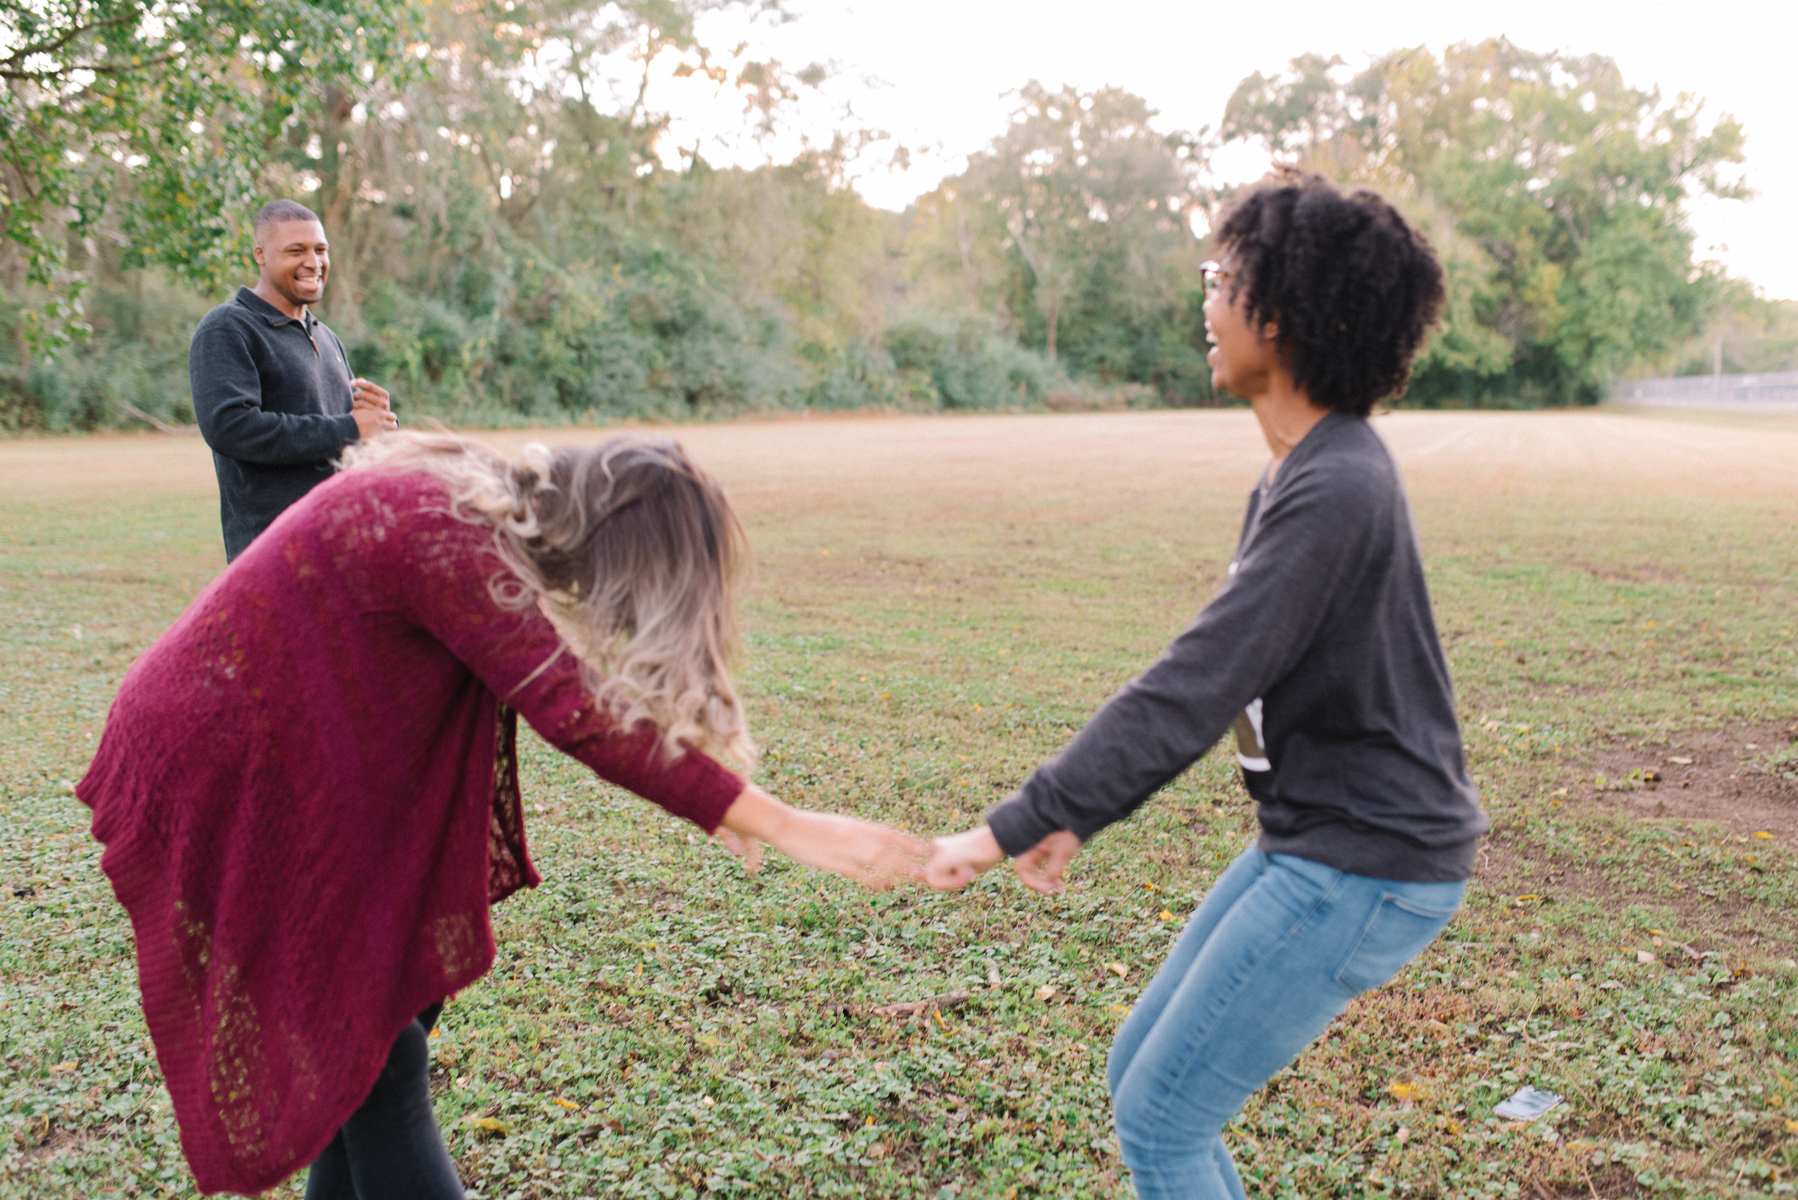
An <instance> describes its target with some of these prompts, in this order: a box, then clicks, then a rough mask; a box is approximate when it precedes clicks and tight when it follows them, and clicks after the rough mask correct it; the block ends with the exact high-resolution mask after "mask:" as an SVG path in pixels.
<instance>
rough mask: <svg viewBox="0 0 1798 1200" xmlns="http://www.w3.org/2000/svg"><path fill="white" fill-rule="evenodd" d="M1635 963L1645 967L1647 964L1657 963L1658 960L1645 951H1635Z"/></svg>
mask: <svg viewBox="0 0 1798 1200" xmlns="http://www.w3.org/2000/svg"><path fill="white" fill-rule="evenodd" d="M1636 961H1637V962H1639V963H1641V964H1642V965H1643V966H1647V965H1648V964H1649V963H1653V962H1659V961H1660V959H1658V958H1656V957H1655V956H1654V955H1652V954H1650V953H1649V952H1648V951H1646V950H1638V951H1636Z"/></svg>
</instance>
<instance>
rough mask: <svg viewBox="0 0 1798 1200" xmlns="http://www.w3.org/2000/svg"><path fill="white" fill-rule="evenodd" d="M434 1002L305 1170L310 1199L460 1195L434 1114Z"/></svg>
mask: <svg viewBox="0 0 1798 1200" xmlns="http://www.w3.org/2000/svg"><path fill="white" fill-rule="evenodd" d="M442 1011H443V1005H441V1004H433V1005H432V1006H431V1007H429V1008H427V1009H425V1010H424V1011H423V1012H422V1013H419V1014H418V1019H417V1020H415V1021H413V1022H412V1024H410V1025H408V1026H406V1028H405V1029H404V1030H403V1031H401V1033H400V1036H399V1039H398V1040H397V1041H395V1042H394V1043H393V1049H392V1051H390V1052H389V1053H388V1055H387V1065H386V1066H385V1067H383V1068H382V1069H381V1077H380V1078H379V1079H377V1080H375V1086H374V1089H373V1090H372V1091H370V1092H369V1093H368V1099H366V1100H364V1101H363V1102H362V1107H361V1108H358V1109H357V1110H356V1111H355V1112H354V1113H353V1114H352V1115H351V1116H350V1119H349V1120H347V1121H345V1122H344V1123H343V1128H342V1129H339V1130H338V1131H337V1136H336V1137H335V1138H332V1139H331V1144H330V1145H329V1146H326V1147H325V1152H324V1153H323V1154H321V1155H319V1156H318V1159H317V1160H316V1161H315V1162H314V1163H313V1164H312V1169H311V1171H309V1172H308V1173H307V1175H306V1200H463V1194H462V1181H461V1180H460V1179H458V1178H457V1177H456V1167H455V1164H454V1163H452V1162H450V1156H449V1150H448V1149H446V1148H445V1147H444V1144H443V1135H442V1134H441V1133H439V1132H438V1131H437V1119H436V1118H435V1117H433V1116H432V1115H431V1081H430V1043H429V1040H428V1039H429V1038H430V1036H431V1027H432V1026H433V1025H435V1024H437V1015H438V1014H439V1013H441V1012H442Z"/></svg>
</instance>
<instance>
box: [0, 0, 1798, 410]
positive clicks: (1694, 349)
mask: <svg viewBox="0 0 1798 1200" xmlns="http://www.w3.org/2000/svg"><path fill="white" fill-rule="evenodd" d="M773 8H774V6H773V5H771V4H770V3H769V0H627V2H623V3H617V2H614V3H608V4H605V5H600V4H596V3H592V2H591V0H468V2H465V3H460V4H455V5H438V4H431V5H425V4H422V3H420V4H395V3H381V2H377V0H265V2H259V3H254V4H252V3H247V2H246V3H223V4H218V5H211V4H209V5H205V6H165V5H161V4H156V3H154V2H153V0H56V2H54V3H37V2H34V3H32V4H30V5H24V4H21V3H19V2H18V0H0V83H3V84H4V91H3V92H0V142H3V147H0V148H3V149H4V152H5V153H4V162H3V163H0V201H3V202H4V203H3V205H0V221H4V235H5V236H4V239H0V277H3V278H4V279H5V280H6V285H7V286H6V294H5V300H4V303H3V304H0V425H3V426H4V427H6V428H10V429H13V430H20V429H33V428H41V429H81V428H97V427H104V426H118V425H130V424H132V423H141V422H146V421H148V422H161V423H165V424H180V423H184V422H186V421H189V420H191V408H190V407H189V405H188V399H187V387H186V346H187V338H188V336H189V335H190V333H191V331H192V328H193V326H194V324H195V323H196V322H197V321H198V319H199V317H200V316H201V315H202V314H203V313H204V311H205V310H206V308H207V307H209V306H210V305H211V304H213V303H217V302H219V301H220V300H222V299H224V298H226V297H227V296H228V295H229V294H230V289H231V287H232V286H234V285H235V284H236V283H238V282H244V281H248V280H249V279H250V278H251V276H252V275H253V266H252V265H251V264H250V262H249V258H248V215H249V213H250V212H252V211H253V210H254V208H255V207H256V206H257V205H259V204H260V203H261V202H262V201H263V200H264V199H267V198H269V197H272V196H277V195H287V196H292V197H294V198H296V199H299V200H301V201H302V202H304V203H306V204H308V205H309V206H310V207H312V208H314V209H315V210H316V211H318V212H319V214H320V216H321V218H322V219H323V221H324V223H325V226H326V229H327V231H328V233H329V235H330V237H331V240H332V245H333V272H332V280H331V284H330V288H329V291H328V295H327V303H326V305H325V308H324V312H323V316H324V317H325V319H326V320H327V321H328V322H329V323H330V324H331V325H332V326H333V328H335V329H336V330H337V331H338V332H339V334H340V335H341V336H342V337H343V338H344V341H345V343H346V345H347V346H348V347H349V349H350V352H351V356H352V360H353V365H354V366H355V368H356V369H357V370H358V371H359V372H360V373H362V374H365V375H368V376H370V377H372V378H377V379H380V380H382V381H384V382H385V383H387V384H388V386H390V387H391V388H392V389H393V391H394V395H395V399H396V402H397V403H399V404H401V405H403V406H405V407H406V408H407V409H408V410H409V411H411V412H412V413H414V414H427V413H428V414H431V415H435V416H439V417H441V418H443V419H446V420H450V421H457V422H466V423H522V422H561V421H572V420H607V419H616V418H621V417H639V418H650V419H658V418H682V417H693V416H713V415H728V414H732V413H739V412H746V411H756V410H767V409H791V408H800V407H812V408H821V409H830V408H865V407H883V408H894V409H917V410H928V409H938V408H965V409H992V408H1005V407H1036V406H1049V407H1080V406H1088V407H1090V406H1115V405H1149V404H1166V405H1197V404H1213V403H1223V402H1227V400H1228V398H1227V397H1223V396H1219V395H1216V394H1214V392H1213V390H1212V388H1211V382H1210V376H1209V372H1208V371H1207V369H1206V366H1205V362H1204V348H1205V347H1204V339H1203V318H1202V316H1201V314H1200V312H1199V302H1200V299H1201V297H1200V293H1199V290H1198V271H1197V267H1198V264H1199V263H1200V262H1201V261H1202V260H1203V259H1204V258H1205V257H1206V256H1207V253H1208V251H1209V247H1208V245H1207V241H1206V234H1207V231H1208V230H1209V228H1210V225H1211V222H1212V220H1213V218H1214V217H1215V216H1216V214H1217V213H1218V211H1219V210H1220V208H1221V206H1223V205H1224V204H1227V203H1228V201H1229V199H1230V197H1231V194H1232V189H1230V188H1227V187H1221V186H1218V185H1217V184H1216V183H1215V182H1214V181H1213V180H1212V178H1211V175H1210V173H1209V162H1210V158H1211V156H1212V155H1213V154H1214V153H1215V152H1216V151H1217V150H1218V148H1220V147H1221V146H1223V145H1226V144H1228V143H1230V142H1234V141H1249V142H1254V143H1258V144H1261V145H1264V146H1265V147H1267V148H1268V149H1269V150H1270V151H1271V152H1272V153H1273V154H1274V156H1275V157H1276V158H1277V159H1278V160H1281V161H1286V162H1292V163H1295V164H1297V165H1300V166H1303V167H1305V168H1308V169H1313V170H1318V171H1321V172H1323V173H1324V174H1326V175H1328V176H1330V177H1332V178H1334V179H1337V180H1338V181H1340V182H1343V183H1345V184H1352V185H1365V186H1371V187H1374V188H1376V189H1378V190H1379V191H1381V192H1382V193H1384V194H1386V195H1387V196H1388V197H1389V198H1391V199H1392V200H1393V201H1394V202H1395V203H1397V204H1398V205H1399V206H1400V207H1401V208H1402V209H1403V210H1404V211H1405V212H1406V213H1407V214H1408V215H1410V216H1411V217H1412V218H1413V219H1415V220H1416V221H1417V222H1418V223H1419V224H1420V225H1421V226H1422V227H1423V228H1424V229H1426V230H1427V231H1428V233H1429V236H1430V237H1431V239H1432V240H1433V242H1434V243H1435V245H1436V246H1437V248H1438V250H1439V251H1440V252H1441V254H1442V256H1443V258H1444V261H1445V264H1446V266H1447V269H1448V273H1449V277H1450V296H1451V299H1450V304H1449V308H1448V312H1447V315H1446V318H1445V323H1444V327H1443V329H1442V330H1441V332H1440V334H1439V335H1438V336H1437V337H1436V338H1435V339H1434V340H1433V341H1432V343H1431V344H1430V347H1429V349H1428V350H1427V351H1426V352H1425V354H1424V356H1423V357H1422V359H1421V360H1420V362H1419V364H1418V369H1417V372H1416V375H1415V378H1414V381H1413V384H1412V387H1411V390H1410V392H1409V393H1408V394H1407V396H1406V397H1405V398H1404V399H1403V400H1402V401H1400V403H1404V404H1417V405H1501V406H1512V405H1536V404H1566V403H1589V402H1592V401H1594V400H1596V399H1598V398H1599V397H1600V395H1601V393H1602V389H1603V386H1604V384H1605V382H1606V381H1607V380H1608V379H1611V378H1615V377H1618V376H1620V375H1627V374H1632V373H1637V374H1639V373H1651V372H1656V371H1665V370H1670V369H1688V370H1706V371H1708V370H1712V369H1716V367H1717V366H1718V364H1719V362H1720V359H1721V356H1722V354H1723V350H1724V346H1725V342H1727V343H1728V345H1729V347H1730V348H1731V349H1730V353H1731V355H1732V358H1731V363H1730V365H1732V366H1733V365H1739V364H1741V363H1745V362H1752V363H1753V365H1754V366H1755V368H1757V369H1772V368H1774V367H1778V366H1785V365H1788V364H1787V362H1786V361H1785V360H1786V359H1789V358H1791V356H1792V354H1793V351H1794V350H1795V349H1798V316H1795V315H1794V314H1793V313H1792V312H1791V311H1789V306H1780V305H1776V304H1771V303H1769V302H1767V301H1764V300H1761V299H1759V298H1758V297H1757V296H1756V294H1755V293H1754V291H1753V289H1752V288H1751V287H1750V286H1748V285H1747V284H1746V283H1745V282H1744V281H1741V280H1737V279H1732V278H1730V277H1728V276H1726V275H1725V274H1723V273H1722V272H1721V271H1720V270H1719V269H1717V268H1715V267H1714V266H1710V265H1706V264H1703V263H1700V262H1698V261H1696V259H1695V255H1694V247H1693V238H1692V234H1691V231H1690V228H1689V226H1688V224H1687V221H1686V212H1687V208H1688V206H1689V204H1690V202H1691V200H1692V199H1693V198H1695V197H1697V196H1700V195H1711V196H1721V197H1731V196H1742V195H1745V194H1746V193H1745V191H1744V189H1743V186H1742V184H1741V183H1740V182H1739V180H1738V179H1737V178H1736V177H1735V176H1734V175H1732V174H1731V171H1732V169H1733V168H1734V167H1736V166H1738V165H1739V164H1740V163H1741V162H1742V158H1743V155H1742V144H1743V143H1742V131H1741V129H1740V127H1739V126H1738V125H1736V124H1735V123H1734V122H1732V121H1729V120H1728V119H1722V120H1718V121H1716V122H1714V123H1707V122H1705V121H1704V120H1703V119H1702V114H1701V112H1700V110H1699V105H1698V103H1697V102H1696V101H1694V100H1691V99H1689V98H1685V97H1681V98H1678V99H1676V100H1673V101H1666V100H1663V98H1662V97H1661V96H1660V95H1659V94H1658V93H1655V92H1653V91H1643V90H1640V89H1636V88H1632V87H1630V86H1629V85H1628V84H1626V83H1625V81H1624V80H1623V79H1622V77H1621V76H1620V75H1619V73H1618V71H1617V69H1616V67H1615V66H1614V64H1612V63H1611V62H1610V61H1609V60H1608V59H1605V58H1602V57H1571V56H1565V55H1554V54H1534V53H1530V52H1527V51H1525V50H1522V49H1520V48H1518V47H1515V46H1512V45H1511V44H1509V43H1508V42H1505V41H1503V40H1495V41H1488V42H1482V43H1477V44H1468V45H1461V46H1455V47H1450V48H1449V49H1448V50H1446V51H1445V52H1443V53H1442V54H1441V55H1434V54H1431V53H1429V52H1428V51H1425V50H1421V49H1417V50H1405V51H1399V52H1395V53H1393V54H1390V55H1387V56H1385V57H1384V58H1382V59H1379V60H1377V61H1376V62H1374V63H1373V64H1371V65H1370V66H1369V67H1367V68H1366V69H1365V70H1363V71H1360V72H1358V73H1351V72H1348V71H1347V70H1346V69H1345V68H1344V66H1343V64H1342V63H1341V61H1340V60H1338V59H1326V58H1322V57H1319V56H1305V57H1302V58H1300V59H1297V60H1295V61H1294V62H1293V63H1292V64H1291V68H1290V70H1288V71H1286V72H1283V73H1281V74H1278V75H1275V76H1272V77H1267V76H1262V75H1259V74H1257V75H1252V76H1250V77H1249V78H1247V79H1245V80H1243V81H1242V83H1241V85H1240V86H1239V87H1238V88H1237V89H1236V92H1235V94H1234V95H1233V96H1232V98H1231V100H1230V102H1229V104H1228V106H1227V108H1226V111H1225V112H1224V114H1223V115H1222V119H1221V121H1220V123H1219V125H1218V127H1217V128H1216V129H1215V130H1212V129H1202V130H1198V131H1190V132H1187V131H1167V130H1163V129H1161V128H1160V127H1159V126H1158V125H1157V123H1156V120H1155V118H1156V113H1155V112H1154V110H1153V109H1151V108H1150V106H1149V105H1148V104H1147V102H1145V101H1144V100H1143V99H1142V98H1140V97H1137V96H1134V95H1131V94H1130V93H1128V92H1127V91H1124V90H1122V89H1118V88H1100V89H1097V90H1093V91H1081V90H1077V89H1072V88H1062V89H1059V90H1058V89H1051V88H1047V87H1044V86H1042V85H1040V84H1037V83H1034V82H1032V83H1027V84H1026V85H1024V86H1023V87H1021V88H1020V89H1019V90H1018V91H1017V92H1016V94H1015V100H1016V103H1015V111H1014V113H1013V115H1012V119H1011V121H1010V122H1009V124H1008V125H1007V127H1006V128H1005V129H1003V130H1000V131H998V132H997V134H996V136H995V137H994V138H993V140H992V141H991V143H990V144H989V145H988V146H987V147H986V148H985V149H984V150H982V151H981V152H979V153H977V154H975V155H973V156H971V158H970V159H969V162H968V165H967V167H966V169H965V170H964V171H962V172H961V173H960V174H958V175H956V176H954V177H952V178H950V179H946V180H945V181H944V182H943V183H942V184H941V185H940V186H939V187H938V188H937V189H935V190H934V191H932V192H931V193H929V194H928V195H925V196H923V197H921V198H920V199H919V200H918V201H917V202H916V203H915V204H914V205H912V206H911V207H910V208H909V209H908V210H907V211H906V212H903V213H891V212H886V211H882V210H878V209H874V208H872V207H870V206H869V205H867V204H866V203H864V202H863V201H862V200H861V199H860V197H859V196H858V195H857V194H856V192H855V191H854V189H853V188H852V186H851V182H852V181H851V178H850V173H851V170H852V167H853V163H854V162H855V161H856V158H857V154H858V152H860V151H862V150H863V149H864V148H865V147H866V146H867V145H868V143H869V142H870V141H872V140H875V139H877V138H878V137H879V135H878V133H877V131H870V130H864V129H857V128H854V127H853V126H852V123H846V125H845V128H843V129H842V130H840V131H839V132H837V133H836V134H835V135H834V136H833V137H832V139H831V140H830V141H829V142H828V143H825V144H815V143H814V144H808V146H807V148H806V149H805V151H804V152H803V153H801V154H799V155H798V156H797V157H796V158H794V159H793V160H792V161H790V162H788V163H785V164H782V165H771V166H766V167H762V168H759V169H755V170H744V169H735V168H729V169H727V168H717V167H714V166H712V165H711V164H709V163H707V162H706V161H705V158H704V155H703V153H702V151H701V147H693V148H691V149H690V150H684V151H682V153H681V156H680V160H679V163H678V165H677V166H674V167H670V166H668V165H666V159H667V158H669V157H671V156H667V155H664V154H663V153H661V151H663V150H664V149H665V147H664V145H663V143H664V141H665V139H666V138H667V137H669V136H670V131H669V119H668V117H667V116H666V115H665V114H662V113H659V112H657V111H655V109H654V107H653V103H652V99H653V97H652V94H651V88H650V81H651V79H652V76H653V75H654V74H655V73H657V72H663V73H666V72H667V71H669V69H670V68H672V72H673V74H675V75H677V76H698V77H701V78H704V79H707V80H710V81H711V82H712V83H714V84H715V85H716V86H717V87H718V88H719V89H721V90H722V91H724V92H726V93H727V94H730V95H733V96H736V97H739V98H740V99H741V101H742V107H743V114H744V115H743V120H744V124H745V129H746V130H747V131H748V133H749V134H750V135H751V136H755V135H758V134H760V135H767V134H771V133H772V132H773V131H774V130H775V129H777V128H779V127H780V126H781V123H782V122H783V121H785V120H787V119H788V116H789V112H790V110H791V108H792V106H793V103H794V101H795V99H796V98H797V97H799V96H801V95H803V94H804V93H805V92H806V90H807V89H811V88H816V87H818V86H819V84H820V83H821V82H823V80H824V79H825V78H826V72H825V70H824V69H823V68H821V67H818V66H809V65H808V66H805V67H800V68H794V67H791V66H790V65H787V64H783V63H780V62H776V61H772V60H769V59H766V58H764V57H757V56H756V55H755V54H754V53H753V51H752V50H751V49H750V48H749V47H748V46H737V47H734V48H732V47H725V46H713V45H708V44H706V43H705V42H704V40H703V39H702V38H701V37H700V35H699V33H698V32H697V30H698V29H699V28H700V26H701V22H700V20H699V19H700V18H701V17H702V16H703V15H704V14H705V13H707V12H710V11H715V10H719V9H735V10H738V11H740V12H743V13H747V14H751V15H753V14H754V13H756V12H765V11H769V10H771V9H773ZM775 11H776V15H778V11H777V10H775Z"/></svg>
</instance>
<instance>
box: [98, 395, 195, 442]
mask: <svg viewBox="0 0 1798 1200" xmlns="http://www.w3.org/2000/svg"><path fill="white" fill-rule="evenodd" d="M113 399H114V400H117V402H118V406H119V407H120V408H122V409H124V410H125V415H126V416H128V417H134V418H136V419H137V420H139V421H142V422H143V423H144V424H146V425H149V426H150V427H151V428H153V429H155V430H156V431H157V432H158V433H172V434H176V435H178V436H179V435H184V434H189V433H198V432H199V431H200V430H199V427H198V426H196V425H170V424H169V423H168V422H167V421H159V420H157V419H156V418H155V417H152V416H151V415H150V414H149V413H147V412H145V411H144V410H143V409H141V408H139V407H138V406H137V405H135V404H133V403H131V402H130V401H129V400H118V398H117V397H116V396H115V397H114V398H113Z"/></svg>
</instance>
